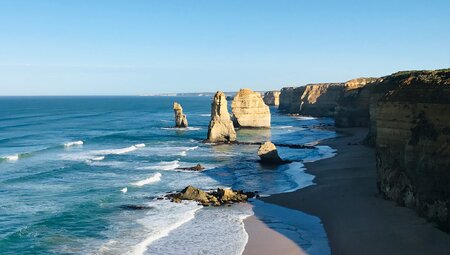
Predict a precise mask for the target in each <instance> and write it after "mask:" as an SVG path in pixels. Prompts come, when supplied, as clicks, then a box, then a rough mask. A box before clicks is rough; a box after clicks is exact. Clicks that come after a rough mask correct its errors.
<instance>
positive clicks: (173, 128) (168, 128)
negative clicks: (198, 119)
mask: <svg viewBox="0 0 450 255" xmlns="http://www.w3.org/2000/svg"><path fill="white" fill-rule="evenodd" d="M161 129H164V130H189V131H195V130H201V129H202V128H200V127H187V128H178V127H163V128H161Z"/></svg>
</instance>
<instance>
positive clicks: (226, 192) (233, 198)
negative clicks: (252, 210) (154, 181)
mask: <svg viewBox="0 0 450 255" xmlns="http://www.w3.org/2000/svg"><path fill="white" fill-rule="evenodd" d="M254 196H255V193H253V192H243V191H242V190H232V189H221V188H218V189H217V190H216V191H210V192H205V191H203V190H201V189H199V188H196V187H193V186H187V187H186V188H184V189H183V190H182V191H181V192H178V193H173V194H168V195H167V196H166V197H167V198H169V199H170V200H171V201H172V202H175V203H180V202H181V201H182V200H192V201H197V202H199V203H200V204H202V205H203V206H210V205H213V206H220V205H224V204H231V203H240V202H246V201H247V200H248V199H249V198H252V197H254Z"/></svg>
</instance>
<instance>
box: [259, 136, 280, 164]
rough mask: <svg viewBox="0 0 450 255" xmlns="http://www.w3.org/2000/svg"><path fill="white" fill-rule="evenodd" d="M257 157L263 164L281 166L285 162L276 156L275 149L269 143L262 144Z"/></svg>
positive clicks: (273, 145)
mask: <svg viewBox="0 0 450 255" xmlns="http://www.w3.org/2000/svg"><path fill="white" fill-rule="evenodd" d="M258 156H259V157H260V158H261V163H264V164H283V163H285V161H284V160H283V159H281V158H280V156H279V155H278V151H277V147H275V144H273V143H272V142H270V141H267V142H265V143H263V144H262V145H261V146H260V147H259V149H258Z"/></svg>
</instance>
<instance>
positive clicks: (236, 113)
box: [231, 89, 270, 128]
mask: <svg viewBox="0 0 450 255" xmlns="http://www.w3.org/2000/svg"><path fill="white" fill-rule="evenodd" d="M231 111H232V112H233V123H234V124H235V126H236V127H242V128H270V109H269V106H267V105H266V104H265V103H264V101H263V99H262V97H261V94H260V93H258V92H254V91H252V90H251V89H241V90H239V92H238V93H237V94H236V96H235V97H234V99H233V101H232V103H231Z"/></svg>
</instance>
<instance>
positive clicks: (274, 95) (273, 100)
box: [263, 91, 281, 106]
mask: <svg viewBox="0 0 450 255" xmlns="http://www.w3.org/2000/svg"><path fill="white" fill-rule="evenodd" d="M280 94H281V92H280V91H267V92H266V93H264V97H263V99H264V103H266V105H273V106H278V105H279V104H280Z"/></svg>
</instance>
